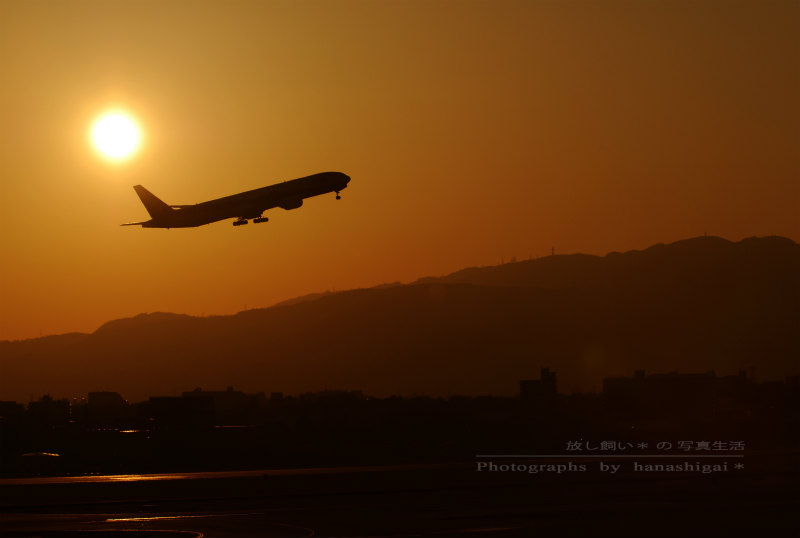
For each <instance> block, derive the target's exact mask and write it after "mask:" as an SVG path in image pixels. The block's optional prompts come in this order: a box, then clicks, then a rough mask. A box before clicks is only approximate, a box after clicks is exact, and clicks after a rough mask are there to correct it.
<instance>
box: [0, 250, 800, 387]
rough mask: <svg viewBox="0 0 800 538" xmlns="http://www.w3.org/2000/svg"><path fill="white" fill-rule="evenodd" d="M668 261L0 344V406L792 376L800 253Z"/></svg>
mask: <svg viewBox="0 0 800 538" xmlns="http://www.w3.org/2000/svg"><path fill="white" fill-rule="evenodd" d="M676 243H677V244H676ZM676 243H672V244H670V245H653V246H651V247H649V248H648V249H645V250H642V251H628V252H626V253H613V252H612V253H609V254H607V255H606V256H602V257H600V256H591V255H558V256H550V257H547V258H539V259H536V260H525V261H523V262H516V263H509V264H503V265H499V266H489V267H487V268H469V269H467V270H465V271H467V273H464V271H457V272H455V273H451V274H450V275H445V276H443V277H426V278H424V279H419V280H418V281H415V282H413V283H410V284H402V285H386V286H378V287H375V288H362V289H354V290H346V291H341V292H335V293H326V294H322V295H320V296H319V297H316V298H313V299H311V300H305V301H299V302H290V304H285V302H284V303H282V304H277V305H273V306H271V307H267V308H260V309H252V310H246V311H242V312H239V313H237V314H233V315H230V316H209V317H197V316H189V315H185V314H171V313H164V312H155V313H150V314H139V315H137V316H133V317H131V318H122V319H120V320H112V321H109V322H108V323H105V324H103V325H102V326H101V327H99V328H98V329H97V330H96V331H95V332H93V333H91V334H80V333H78V334H72V335H61V336H50V337H44V338H42V339H32V340H27V341H15V342H8V341H6V342H0V366H2V371H3V376H2V379H0V399H7V398H13V399H19V398H20V395H25V396H27V395H29V394H31V393H34V394H35V393H45V392H50V393H53V394H56V395H59V394H63V395H70V394H78V395H80V394H81V393H82V394H85V392H86V391H89V390H115V391H118V392H121V393H123V394H124V395H125V396H126V397H129V398H134V399H135V398H144V397H146V396H149V395H155V394H172V393H176V391H180V390H191V389H192V388H194V387H196V386H206V387H212V386H228V385H233V386H236V387H237V388H242V389H243V390H248V391H257V390H265V391H272V390H274V391H283V392H303V391H307V390H322V389H325V388H346V389H352V390H364V391H365V392H367V393H371V394H375V395H388V394H393V393H397V394H412V393H425V394H432V395H440V394H442V395H446V394H458V393H463V394H506V395H508V394H513V393H515V391H516V388H517V387H516V385H517V382H518V380H519V379H522V378H531V377H536V376H537V375H538V370H539V368H540V367H543V366H549V367H551V368H553V369H555V370H557V371H559V376H560V377H559V379H560V381H561V383H562V384H561V386H562V388H563V389H565V390H567V391H569V390H591V389H592V388H593V387H594V388H596V387H597V386H598V385H599V380H600V379H601V378H602V377H603V376H608V375H629V374H630V372H631V371H632V370H633V369H642V368H643V369H647V370H650V371H671V370H676V369H678V370H683V371H706V370H709V369H716V370H718V371H720V372H721V373H725V372H728V373H730V372H733V371H736V370H737V369H742V368H749V367H750V366H752V365H755V366H757V368H758V370H759V371H760V372H761V373H762V374H763V375H766V376H769V377H773V378H774V377H781V376H785V375H788V374H792V373H797V362H798V361H797V358H798V357H800V330H798V329H799V328H800V276H799V275H800V246H798V245H797V244H796V243H794V242H793V241H791V240H785V239H783V238H754V239H747V240H743V241H739V242H736V243H734V242H731V241H727V240H724V239H720V238H693V239H690V240H684V241H680V242H676ZM528 262H534V263H528ZM520 264H522V265H520ZM520 269H523V270H522V271H521V270H520ZM454 275H455V276H454ZM465 275H466V276H465ZM464 280H466V281H464ZM533 284H536V285H533Z"/></svg>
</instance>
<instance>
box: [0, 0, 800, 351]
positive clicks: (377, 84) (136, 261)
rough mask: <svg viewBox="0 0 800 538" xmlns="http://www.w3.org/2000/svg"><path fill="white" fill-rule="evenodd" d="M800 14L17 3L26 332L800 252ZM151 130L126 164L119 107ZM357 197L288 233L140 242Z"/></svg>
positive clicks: (7, 177) (325, 3) (465, 4)
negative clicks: (294, 205)
mask: <svg viewBox="0 0 800 538" xmlns="http://www.w3.org/2000/svg"><path fill="white" fill-rule="evenodd" d="M798 36H800V2H797V1H794V0H792V1H786V2H778V1H761V0H760V1H752V2H736V1H733V0H725V1H720V2H703V1H698V0H691V1H690V0H687V1H680V2H673V1H660V2H657V1H649V0H642V1H630V2H613V1H604V2H599V1H595V0H590V1H585V2H577V1H567V0H564V1H547V2H544V1H534V0H527V1H520V2H512V1H498V0H492V1H488V0H487V1H470V0H459V1H442V0H438V1H437V0H425V1H419V2H417V1H390V0H375V1H338V0H337V1H334V0H321V1H302V0H291V1H286V2H282V1H281V2H277V1H269V0H259V1H253V2H243V1H218V2H199V1H194V0H193V1H186V2H183V1H168V0H158V1H152V2H149V1H141V0H137V1H126V2H122V1H113V0H104V1H98V2H94V1H85V0H81V1H71V0H53V1H50V2H41V1H35V0H33V1H16V0H3V1H2V2H0V186H1V188H2V190H1V191H0V247H2V258H1V259H0V261H1V262H2V265H0V267H1V269H0V271H2V272H1V273H0V275H2V279H1V281H0V301H1V303H0V304H2V307H0V339H9V338H11V339H15V338H26V337H33V336H38V335H40V334H52V333H61V332H68V331H83V332H89V331H93V330H94V329H95V328H97V326H98V325H100V324H101V323H103V322H105V321H107V320H109V319H113V318H118V317H124V316H130V315H134V314H137V313H139V312H151V311H156V310H162V311H172V312H181V313H189V314H203V313H204V314H206V315H209V314H227V313H233V312H236V311H239V310H242V309H244V308H253V307H260V306H268V305H270V304H272V303H274V302H276V301H279V300H283V299H287V298H290V297H294V296H297V295H302V294H305V293H310V292H317V291H324V290H330V289H334V288H335V289H345V288H353V287H362V286H371V285H376V284H379V283H383V282H392V281H410V280H413V279H416V278H417V277H420V276H425V275H438V274H444V273H448V272H452V271H455V270H457V269H461V268H463V267H465V266H473V265H490V264H496V263H499V262H500V260H501V259H503V258H505V259H506V260H508V259H509V258H511V257H512V256H516V257H517V258H527V257H529V256H539V255H544V254H546V253H549V252H550V248H551V247H552V246H554V247H555V248H556V251H557V253H569V252H587V253H595V254H605V253H606V252H608V251H611V250H628V249H633V248H644V247H647V246H649V245H651V244H653V243H657V242H671V241H675V240H678V239H682V238H686V237H692V236H697V235H702V234H703V233H705V232H707V233H708V234H713V235H719V236H723V237H726V238H728V239H733V240H738V239H741V238H744V237H749V236H753V235H759V236H761V235H770V234H776V235H783V236H788V237H790V238H792V239H794V240H796V241H798V240H800V219H799V218H798V213H799V212H800V180H799V178H800V106H798V95H800V83H799V81H800V54H799V53H800V40H799V38H798ZM110 106H123V107H125V108H127V109H128V110H129V111H130V112H132V113H133V114H134V115H135V116H136V118H137V119H138V121H139V122H140V124H141V125H142V127H143V128H144V130H145V135H146V138H145V141H144V145H143V147H142V149H141V151H140V153H139V154H138V156H137V157H136V158H135V159H133V160H131V161H129V162H127V163H125V164H119V165H111V164H109V163H108V162H105V161H103V160H101V159H100V158H98V156H97V154H96V153H95V152H94V151H93V150H92V149H91V148H90V146H89V144H88V142H87V130H88V128H89V125H90V122H91V121H92V119H93V118H95V117H96V115H97V114H98V113H100V112H102V111H103V110H104V109H106V108H108V107H110ZM329 170H335V171H342V172H345V173H347V174H348V175H350V176H351V177H352V181H351V183H350V186H349V188H348V189H347V190H345V191H343V192H342V195H343V199H342V200H341V201H338V202H337V201H335V200H334V195H333V194H330V195H327V196H323V197H318V198H314V199H310V200H307V201H306V204H305V205H304V206H303V207H302V208H301V209H298V210H294V211H284V210H282V209H277V210H272V211H270V212H268V213H267V216H269V217H270V219H271V220H270V222H269V223H266V224H258V225H252V224H251V225H248V226H244V227H238V228H234V227H233V226H231V224H230V221H224V222H220V223H216V224H211V225H209V226H204V227H200V228H193V229H184V230H152V229H142V228H139V227H120V226H119V224H120V223H123V222H130V221H139V220H145V219H146V218H147V213H146V212H145V210H144V208H143V207H142V205H141V204H140V202H139V199H138V198H137V196H136V194H135V193H134V191H133V189H132V188H131V187H132V186H133V185H135V184H138V183H141V184H143V185H145V186H146V187H147V188H148V189H150V190H151V191H153V192H154V193H155V194H156V195H158V196H160V197H161V198H163V199H164V200H165V201H166V202H167V203H172V204H186V203H196V202H200V201H204V200H207V199H210V198H215V197H219V196H224V195H228V194H232V193H234V192H238V191H242V190H247V189H252V188H257V187H261V186H264V185H268V184H271V183H274V182H277V181H280V180H285V179H292V178H295V177H300V176H304V175H308V174H312V173H316V172H322V171H329Z"/></svg>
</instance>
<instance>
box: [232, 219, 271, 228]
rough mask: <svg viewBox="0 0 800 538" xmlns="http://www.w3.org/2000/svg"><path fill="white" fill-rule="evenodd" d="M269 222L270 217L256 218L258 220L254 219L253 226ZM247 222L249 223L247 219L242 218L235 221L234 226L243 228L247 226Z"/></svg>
mask: <svg viewBox="0 0 800 538" xmlns="http://www.w3.org/2000/svg"><path fill="white" fill-rule="evenodd" d="M268 220H269V217H256V218H254V219H253V224H258V223H260V222H267V221H268ZM247 222H248V221H247V219H246V218H244V217H242V218H239V219H236V220H235V221H233V225H234V226H242V225H244V224H247Z"/></svg>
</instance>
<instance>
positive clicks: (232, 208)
mask: <svg viewBox="0 0 800 538" xmlns="http://www.w3.org/2000/svg"><path fill="white" fill-rule="evenodd" d="M349 182H350V177H349V176H347V175H345V174H343V173H341V172H322V173H320V174H314V175H311V176H307V177H301V178H299V179H292V180H290V181H284V182H282V183H276V184H275V185H270V186H268V187H262V188H260V189H254V190H252V191H246V192H240V193H239V194H234V195H231V196H226V197H224V198H217V199H216V200H209V201H208V202H201V203H199V204H194V205H169V204H166V203H164V202H162V201H161V200H160V199H158V198H157V197H156V196H155V195H154V194H153V193H151V192H150V191H148V190H147V189H145V188H144V187H142V186H141V185H135V186H134V187H133V189H134V190H135V191H136V194H138V195H139V198H140V199H141V201H142V204H144V207H145V209H147V212H148V213H150V217H152V218H151V219H150V220H146V221H142V222H128V223H125V224H121V225H120V226H137V225H141V227H142V228H167V229H169V228H193V227H195V226H202V225H204V224H210V223H212V222H217V221H218V220H225V219H231V218H235V219H236V220H235V221H233V225H234V226H241V225H243V224H247V223H248V221H249V220H251V219H252V221H253V223H254V224H257V223H259V222H267V221H268V220H269V219H268V218H267V217H262V216H261V214H262V213H263V212H264V211H266V210H267V209H272V208H273V207H280V208H283V209H287V210H288V209H297V208H298V207H300V206H302V205H303V200H304V199H305V198H310V197H312V196H319V195H320V194H327V193H329V192H335V193H336V199H337V200H339V199H341V196H340V195H339V191H341V190H343V189H344V188H345V187H347V184H348V183H349Z"/></svg>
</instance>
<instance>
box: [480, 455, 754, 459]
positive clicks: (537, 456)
mask: <svg viewBox="0 0 800 538" xmlns="http://www.w3.org/2000/svg"><path fill="white" fill-rule="evenodd" d="M475 457H476V458H743V457H744V454H475Z"/></svg>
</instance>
